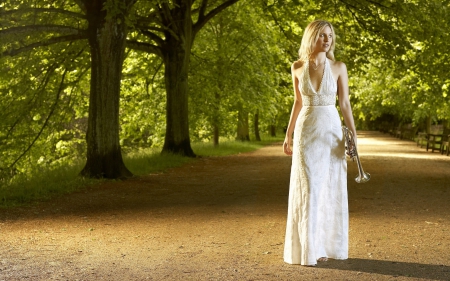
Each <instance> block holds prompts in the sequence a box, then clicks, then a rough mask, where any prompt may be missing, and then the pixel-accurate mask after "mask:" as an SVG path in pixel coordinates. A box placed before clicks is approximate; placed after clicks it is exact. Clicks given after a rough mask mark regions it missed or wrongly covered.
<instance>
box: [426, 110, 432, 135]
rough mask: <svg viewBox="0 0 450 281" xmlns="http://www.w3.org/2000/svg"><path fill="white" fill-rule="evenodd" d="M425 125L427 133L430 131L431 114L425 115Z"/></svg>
mask: <svg viewBox="0 0 450 281" xmlns="http://www.w3.org/2000/svg"><path fill="white" fill-rule="evenodd" d="M426 122H427V123H426V125H427V134H430V133H431V115H428V116H427V121H426Z"/></svg>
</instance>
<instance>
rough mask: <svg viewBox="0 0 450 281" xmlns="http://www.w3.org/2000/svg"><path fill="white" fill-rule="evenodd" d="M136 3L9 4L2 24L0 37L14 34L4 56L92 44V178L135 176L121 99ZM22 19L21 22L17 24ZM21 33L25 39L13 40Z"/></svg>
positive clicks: (88, 171)
mask: <svg viewBox="0 0 450 281" xmlns="http://www.w3.org/2000/svg"><path fill="white" fill-rule="evenodd" d="M134 4H135V0H120V1H119V0H93V1H89V0H74V1H73V2H71V3H70V4H69V5H66V3H65V1H61V2H53V3H52V4H50V5H48V3H46V2H45V1H41V2H37V3H35V1H8V2H7V3H5V4H4V6H3V7H2V8H3V10H4V11H2V13H1V14H2V18H3V19H6V20H3V21H2V22H3V24H4V26H5V27H2V29H1V30H0V37H3V38H4V37H8V36H9V37H8V38H6V39H7V40H4V41H3V40H2V42H6V44H5V45H4V47H3V51H2V52H1V53H2V55H3V56H14V55H17V54H20V53H23V52H26V51H29V50H32V49H36V48H39V47H43V46H50V45H53V44H62V43H64V42H68V43H66V44H71V43H72V42H74V41H76V40H87V42H88V44H89V51H90V59H91V68H90V70H91V79H90V98H89V119H88V128H87V136H86V140H87V161H86V165H85V167H84V169H83V171H82V172H81V173H82V175H85V176H88V177H106V178H120V177H127V176H130V175H131V173H130V172H129V171H128V169H127V168H126V167H125V165H124V163H123V160H122V154H121V149H120V144H119V95H120V81H121V73H122V63H123V59H124V52H125V42H126V38H127V32H128V30H127V24H126V16H127V13H128V12H129V10H130V9H131V7H132V6H133V5H134ZM15 7H19V8H15ZM36 14H38V15H39V17H38V18H36V17H35V15H36ZM52 15H55V16H52ZM19 16H20V20H15V19H18V17H19ZM18 33H19V34H20V36H14V34H18ZM11 34H13V35H11ZM25 38H26V39H25ZM9 42H14V43H9Z"/></svg>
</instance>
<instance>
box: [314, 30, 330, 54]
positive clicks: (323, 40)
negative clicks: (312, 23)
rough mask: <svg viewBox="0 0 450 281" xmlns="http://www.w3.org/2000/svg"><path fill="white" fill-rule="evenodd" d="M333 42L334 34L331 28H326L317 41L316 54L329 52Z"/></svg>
mask: <svg viewBox="0 0 450 281" xmlns="http://www.w3.org/2000/svg"><path fill="white" fill-rule="evenodd" d="M332 42H333V33H332V32H331V28H330V27H329V26H325V27H324V28H323V29H322V31H320V33H319V38H318V39H317V42H316V45H315V47H314V52H315V53H320V52H325V53H326V52H328V51H329V50H330V47H331V43H332Z"/></svg>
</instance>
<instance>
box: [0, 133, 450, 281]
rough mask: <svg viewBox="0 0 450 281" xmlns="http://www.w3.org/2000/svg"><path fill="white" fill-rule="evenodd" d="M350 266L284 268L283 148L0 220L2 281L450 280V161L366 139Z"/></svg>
mask: <svg viewBox="0 0 450 281" xmlns="http://www.w3.org/2000/svg"><path fill="white" fill-rule="evenodd" d="M359 145H360V157H361V160H362V162H363V167H364V169H365V170H366V171H368V172H370V174H371V175H372V179H371V181H370V182H369V183H366V184H356V183H355V182H354V181H353V177H354V175H356V174H357V170H356V165H355V164H354V163H351V162H349V180H348V182H349V185H348V190H349V205H350V259H349V260H346V261H333V260H331V261H328V262H325V263H320V264H319V266H317V267H315V268H310V267H303V266H292V265H288V264H285V263H283V259H282V253H283V241H284V231H285V220H286V212H287V195H288V184H289V173H290V161H291V160H290V158H289V157H287V156H283V155H282V154H281V146H280V145H277V146H269V147H266V148H263V149H261V150H259V151H256V152H253V153H248V154H241V155H238V156H230V157H221V158H205V159H200V160H198V161H196V162H195V163H193V164H189V165H186V166H184V167H181V168H177V169H173V170H170V171H168V172H166V173H162V174H156V175H150V176H146V177H141V178H137V179H132V180H128V181H125V182H116V183H108V184H103V185H102V186H98V187H94V188H91V189H90V190H87V191H85V192H80V193H76V194H73V195H71V196H70V197H68V198H60V199H56V200H53V201H51V202H46V203H42V204H39V205H37V206H34V207H28V208H20V209H15V210H8V211H5V210H0V280H8V281H9V280H33V281H34V280H424V279H429V280H450V251H449V250H450V157H447V156H441V155H440V154H438V153H437V152H435V153H433V154H432V153H431V152H426V151H425V149H423V148H417V147H416V146H415V144H414V143H413V142H410V141H401V140H398V139H395V138H392V137H390V136H388V135H383V134H380V133H376V132H361V134H360V137H359Z"/></svg>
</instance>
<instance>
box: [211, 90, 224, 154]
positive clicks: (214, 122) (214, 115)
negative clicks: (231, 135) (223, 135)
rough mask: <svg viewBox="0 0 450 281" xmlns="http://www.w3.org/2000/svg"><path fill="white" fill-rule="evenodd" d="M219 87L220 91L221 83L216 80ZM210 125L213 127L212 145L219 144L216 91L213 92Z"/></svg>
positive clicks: (218, 103) (218, 102)
mask: <svg viewBox="0 0 450 281" xmlns="http://www.w3.org/2000/svg"><path fill="white" fill-rule="evenodd" d="M218 85H219V89H220V90H221V91H222V89H223V85H222V83H221V82H218ZM212 107H213V111H212V113H211V114H212V118H211V119H212V122H211V123H212V127H213V142H214V146H219V135H220V134H219V133H220V129H219V128H220V94H219V93H218V92H215V93H214V102H213V104H212Z"/></svg>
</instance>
